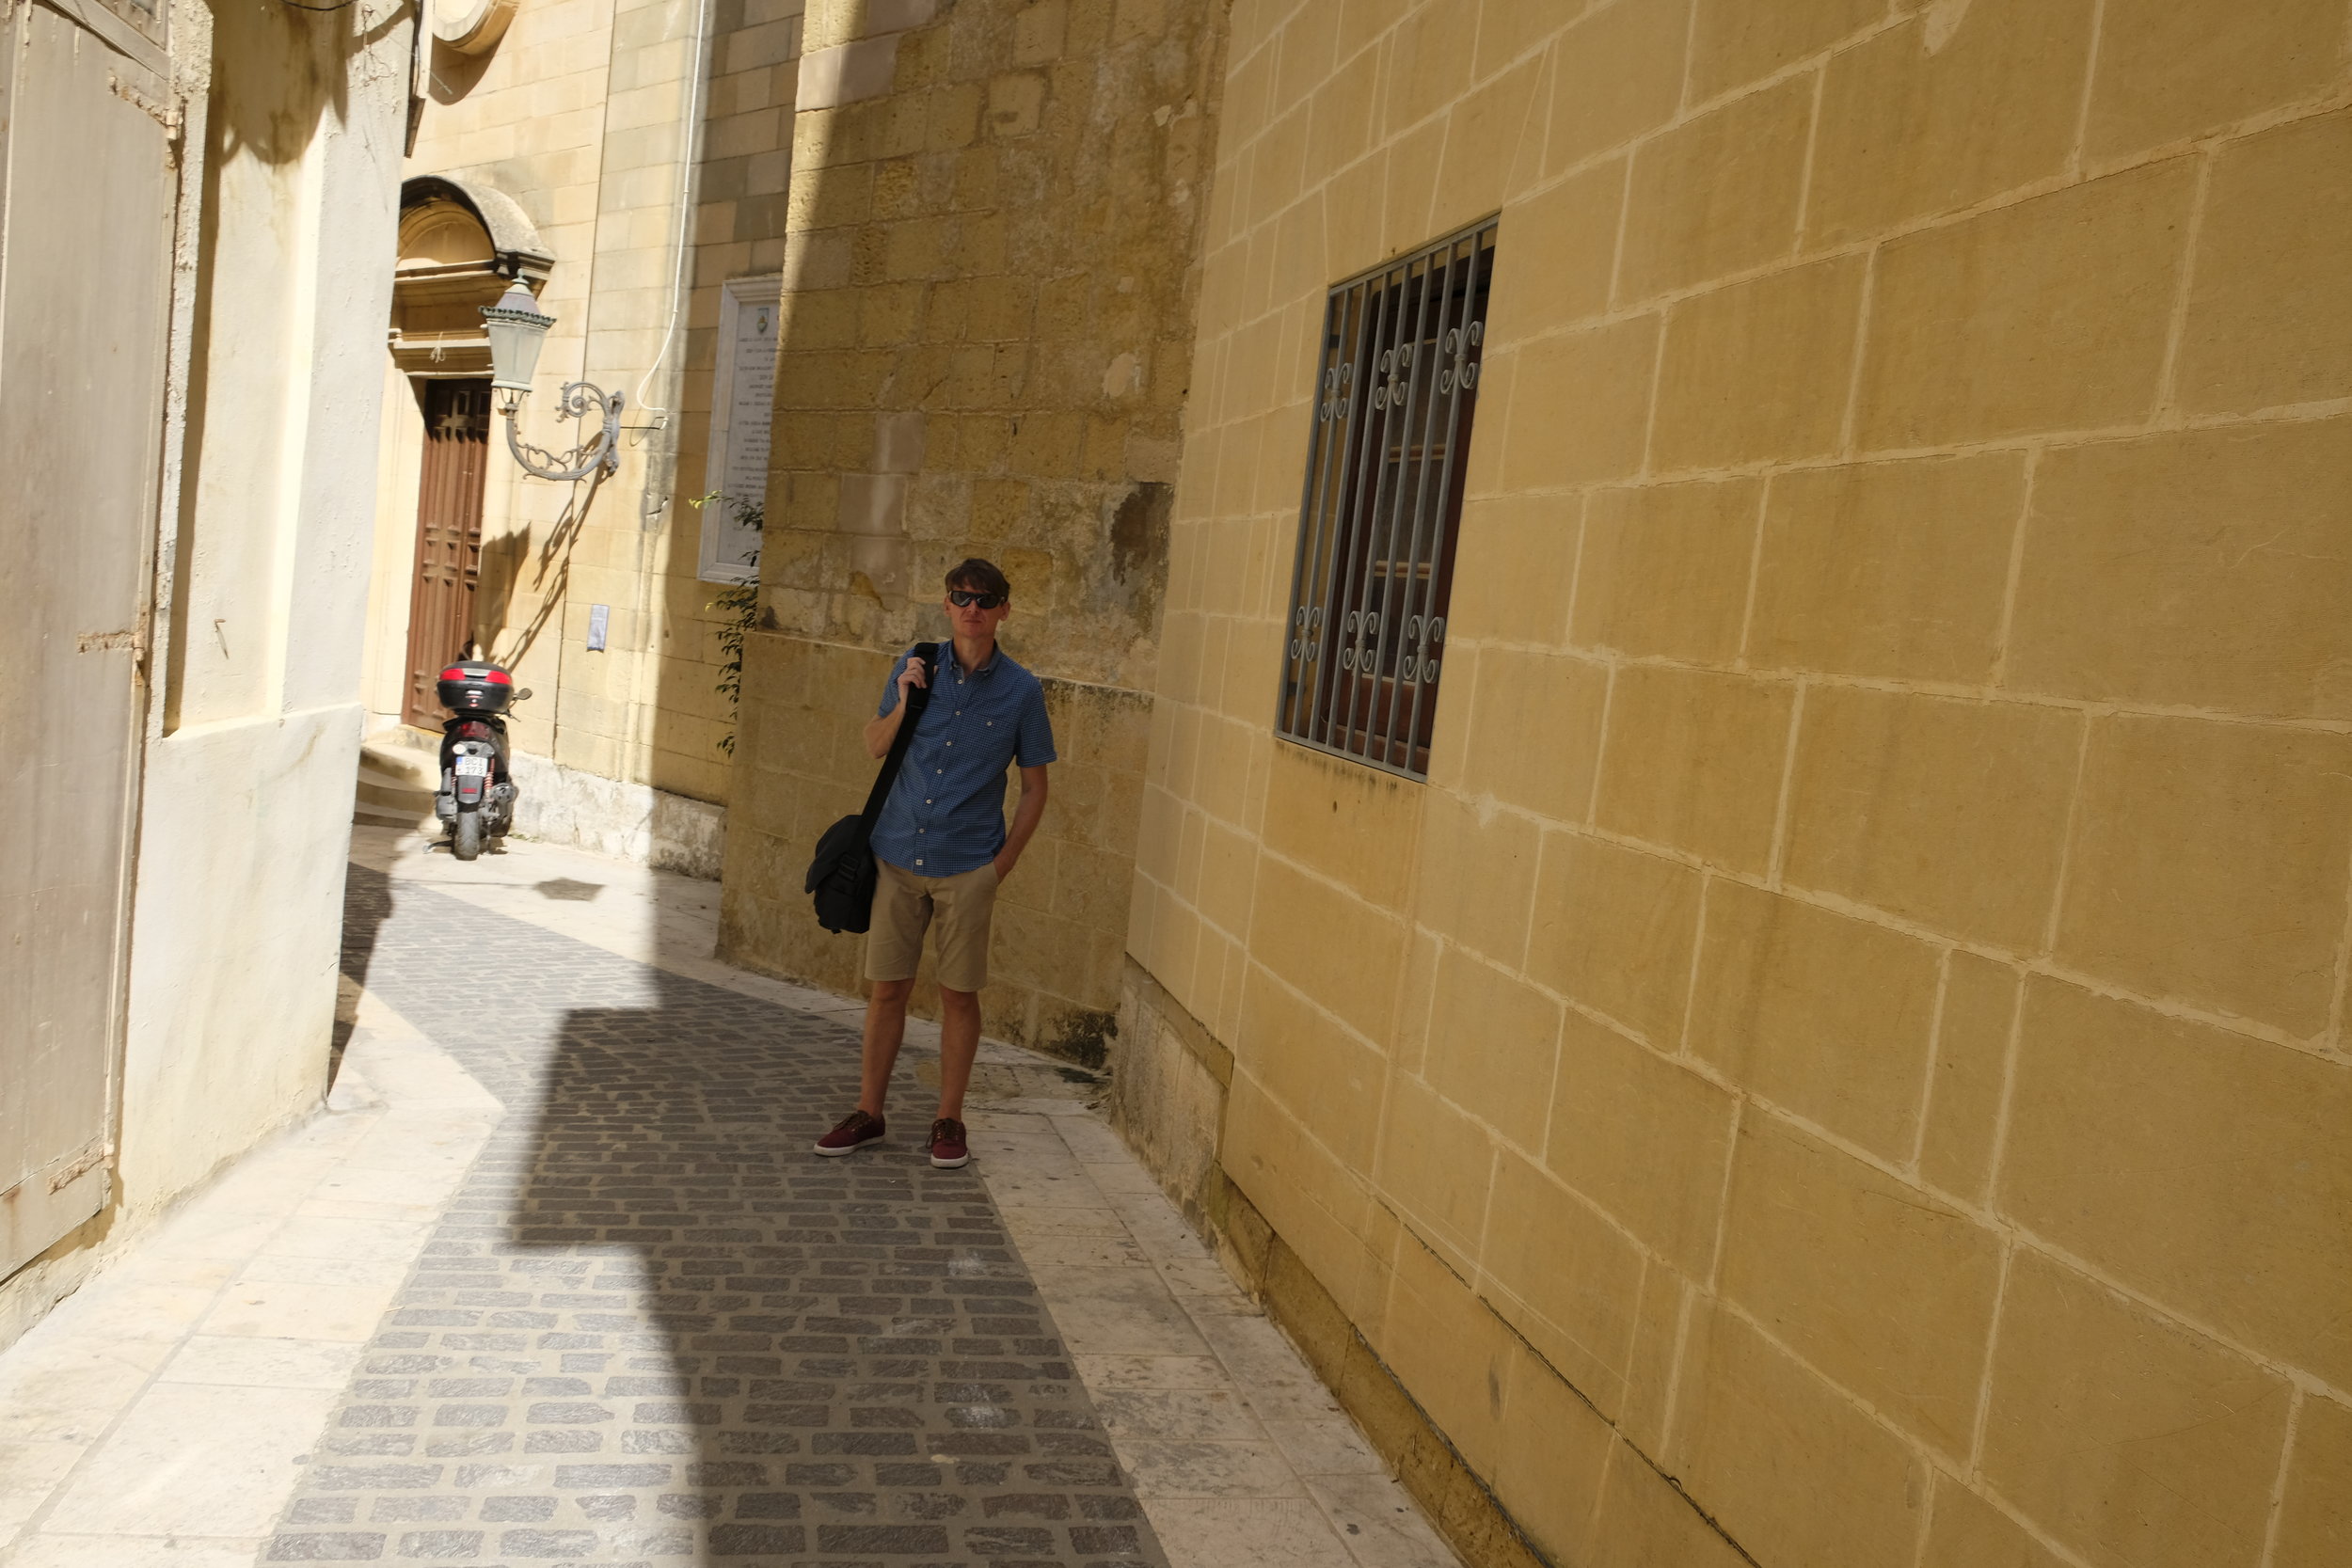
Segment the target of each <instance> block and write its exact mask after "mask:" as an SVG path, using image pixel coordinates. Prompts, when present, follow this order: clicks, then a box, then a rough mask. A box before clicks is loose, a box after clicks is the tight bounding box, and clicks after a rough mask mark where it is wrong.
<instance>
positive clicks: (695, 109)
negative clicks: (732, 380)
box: [629, 0, 715, 424]
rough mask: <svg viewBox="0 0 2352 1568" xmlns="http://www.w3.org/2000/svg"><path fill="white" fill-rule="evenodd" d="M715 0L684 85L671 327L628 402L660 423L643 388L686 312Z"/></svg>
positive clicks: (702, 16) (702, 9) (698, 27)
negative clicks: (689, 241)
mask: <svg viewBox="0 0 2352 1568" xmlns="http://www.w3.org/2000/svg"><path fill="white" fill-rule="evenodd" d="M714 3H715V0H700V3H699V4H698V5H697V6H696V7H695V9H694V54H693V57H692V58H691V59H690V60H689V61H687V65H686V70H687V84H686V146H685V147H684V148H683V149H681V150H680V151H679V154H678V172H677V266H676V268H675V270H674V271H673V272H672V274H671V276H670V325H668V326H666V327H664V328H663V329H662V333H661V346H660V348H658V349H656V350H654V355H653V363H651V364H649V365H647V366H646V367H645V373H644V375H642V376H640V377H639V378H638V381H637V391H636V393H635V395H634V396H633V397H631V398H630V400H629V401H630V402H632V403H634V404H636V405H637V406H638V407H639V408H641V409H644V411H645V412H646V413H648V414H655V415H659V416H660V420H661V422H662V423H663V424H667V423H668V422H669V420H670V413H671V410H670V409H668V408H667V407H661V408H655V407H651V406H649V405H648V404H646V402H645V388H647V387H648V386H650V385H651V384H652V382H653V375H654V372H656V371H658V370H660V368H661V361H662V360H664V359H666V358H668V357H669V356H670V344H671V343H672V342H674V341H676V339H677V320H678V317H679V316H680V315H682V314H684V313H685V310H686V292H687V290H686V264H687V254H688V246H687V243H686V237H687V230H688V229H689V227H690V226H691V224H692V223H693V221H694V208H693V204H692V202H691V200H690V199H689V198H691V197H692V195H693V193H694V160H695V158H696V156H697V154H698V153H699V152H700V150H701V144H702V133H703V119H702V92H703V78H704V77H705V76H707V74H709V72H708V71H707V69H706V63H705V61H704V58H703V54H704V51H705V50H706V49H707V48H708V47H709V43H710V11H711V7H712V5H713V4H714Z"/></svg>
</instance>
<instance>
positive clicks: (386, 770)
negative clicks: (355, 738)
mask: <svg viewBox="0 0 2352 1568" xmlns="http://www.w3.org/2000/svg"><path fill="white" fill-rule="evenodd" d="M371 773H374V774H378V775H381V776H382V777H383V778H384V779H385V780H387V781H389V782H394V783H399V784H405V785H406V786H407V787H409V788H411V789H421V790H423V791H424V792H425V793H426V794H428V795H429V794H431V793H432V792H433V790H434V789H435V788H436V787H437V785H438V784H440V782H441V768H440V757H439V755H438V753H437V752H433V751H418V750H414V749H412V748H410V747H408V746H405V745H401V744H398V743H397V742H393V741H390V740H389V737H387V736H373V737H371V738H369V739H368V740H367V741H365V742H363V743H362V744H361V746H360V747H359V776H360V777H361V778H362V779H365V778H366V777H368V775H369V774H371Z"/></svg>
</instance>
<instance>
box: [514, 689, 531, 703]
mask: <svg viewBox="0 0 2352 1568" xmlns="http://www.w3.org/2000/svg"><path fill="white" fill-rule="evenodd" d="M515 701H516V702H518V703H527V702H529V701H531V688H529V687H527V686H526V687H524V688H523V689H521V690H520V691H517V692H516V693H515Z"/></svg>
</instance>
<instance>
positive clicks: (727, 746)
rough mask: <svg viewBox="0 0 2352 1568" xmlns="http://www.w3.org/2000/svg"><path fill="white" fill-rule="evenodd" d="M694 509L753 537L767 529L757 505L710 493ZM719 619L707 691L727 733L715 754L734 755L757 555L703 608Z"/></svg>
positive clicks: (755, 614)
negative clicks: (721, 517) (714, 679)
mask: <svg viewBox="0 0 2352 1568" xmlns="http://www.w3.org/2000/svg"><path fill="white" fill-rule="evenodd" d="M693 504H694V505H695V506H697V507H704V506H710V505H714V504H715V505H719V506H723V507H725V508H726V509H727V510H728V511H729V512H730V513H732V514H733V515H734V517H735V520H736V521H737V522H738V523H739V524H740V525H742V526H743V527H745V528H748V529H750V530H751V531H753V532H754V533H758V532H760V531H762V530H764V529H765V528H766V527H767V525H768V514H767V511H766V509H765V508H763V507H762V506H761V505H760V504H759V502H757V501H747V500H743V499H739V498H738V497H735V496H729V495H723V494H722V493H721V492H719V491H717V490H713V491H711V492H710V494H708V495H707V496H697V497H695V498H694V502H693ZM703 608H704V609H705V610H713V611H715V612H717V614H718V615H719V616H720V621H719V655H720V657H719V680H718V684H717V685H716V686H714V687H713V688H712V689H713V690H715V691H717V692H718V693H719V695H720V696H722V697H724V698H725V699H726V700H727V724H728V728H727V733H726V734H724V735H723V736H720V737H719V750H720V751H722V752H725V753H726V754H727V755H728V756H730V757H732V756H733V755H735V728H734V726H735V724H736V722H737V721H738V720H739V718H740V715H741V712H742V702H743V639H744V638H745V637H747V636H749V635H750V633H751V629H752V627H753V626H754V625H755V623H756V622H757V621H758V619H759V551H758V550H756V549H755V550H753V551H752V559H751V575H750V576H748V577H746V578H744V579H743V580H742V581H741V582H735V583H729V584H728V585H727V586H726V587H724V588H722V589H721V590H719V593H718V594H717V595H716V596H715V597H713V598H712V599H711V601H710V602H709V603H708V604H707V605H705V606H704V607H703Z"/></svg>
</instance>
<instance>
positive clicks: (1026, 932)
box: [722, 0, 1223, 1061]
mask: <svg viewBox="0 0 2352 1568" xmlns="http://www.w3.org/2000/svg"><path fill="white" fill-rule="evenodd" d="M1222 21H1223V15H1222V10H1221V8H1220V7H1218V6H1216V5H1212V4H1208V3H1206V0H1165V3H1163V0H1118V3H1117V4H1113V3H1112V0H1030V3H1014V0H953V3H941V4H936V5H934V4H933V3H932V0H872V3H871V4H859V3H850V0H834V3H831V4H819V5H816V6H813V7H812V8H811V9H810V11H809V13H808V19H807V27H808V34H807V51H808V52H807V54H806V55H804V56H803V62H802V69H801V75H800V84H799V99H798V109H799V112H798V114H797V116H796V117H795V119H796V125H795V130H794V142H793V165H794V173H793V183H792V190H791V195H790V199H789V203H788V206H787V213H786V218H785V222H786V229H787V242H786V243H787V260H786V266H785V295H784V311H783V320H782V325H781V334H782V341H781V343H780V345H779V353H778V361H777V375H776V400H775V423H774V446H773V458H772V462H773V468H772V472H771V479H770V483H769V490H768V519H769V524H768V534H767V541H766V544H765V546H764V550H765V554H764V558H763V569H762V573H761V577H762V585H761V586H762V595H763V619H762V622H761V626H762V629H761V631H759V632H758V633H756V634H755V637H754V639H753V647H752V650H751V656H750V658H749V661H748V664H747V669H746V671H745V684H744V734H743V741H742V751H741V752H739V774H738V781H737V785H736V789H737V798H736V803H735V805H734V807H733V820H732V822H731V823H730V832H729V845H728V854H729V859H728V863H727V871H726V876H725V882H726V901H725V905H724V919H723V931H722V943H723V951H724V952H725V953H726V954H727V955H728V956H729V957H730V958H733V959H734V960H735V961H737V962H740V963H746V964H751V965H754V966H755V967H759V968H764V969H768V970H771V971H773V972H776V973H780V974H788V975H791V976H793V977H795V978H799V979H803V980H807V981H813V982H816V983H818V984H823V985H826V986H830V987H833V988H835V989H838V990H862V989H863V986H862V982H861V981H860V980H859V979H858V977H857V965H858V961H859V952H860V943H859V942H858V941H857V940H856V939H853V938H848V937H834V936H828V935H827V934H826V933H825V932H824V931H822V930H821V929H820V928H819V927H818V926H817V925H816V923H815V920H814V918H813V917H812V915H811V913H810V911H809V908H808V901H807V898H806V896H805V895H803V893H802V891H801V885H802V875H803V870H804V868H805V866H806V863H807V860H808V855H809V852H810V850H811V849H812V848H813V847H815V844H816V841H817V838H818V834H819V833H820V832H822V831H823V829H824V827H825V826H826V825H827V824H829V823H831V822H832V821H833V820H834V818H836V817H838V816H842V815H844V814H845V813H848V812H851V811H854V810H856V809H858V807H859V805H860V804H861V803H862V801H863V800H864V798H865V795H866V789H867V786H868V784H870V782H871V780H872V778H873V774H874V767H875V765H874V762H873V760H872V759H871V758H869V757H867V756H866V752H865V749H864V747H863V745H862V744H861V742H860V739H859V731H860V730H861V728H862V727H863V725H864V723H865V721H866V720H867V719H868V718H870V717H871V716H872V715H873V712H874V708H875V705H876V704H877V703H878V702H879V700H880V698H881V694H882V684H883V681H884V679H885V677H886V674H887V672H888V668H889V664H890V660H891V657H892V656H893V655H894V654H895V653H896V652H897V651H898V650H899V649H902V648H904V647H907V646H908V645H910V644H912V643H914V641H918V640H927V639H935V638H937V637H940V636H942V635H944V634H945V632H946V619H945V616H944V614H943V613H942V612H941V610H940V608H939V606H940V598H941V594H942V589H941V581H942V578H943V576H944V574H945V572H946V568H947V567H948V566H950V565H952V564H953V563H954V562H957V561H960V560H961V559H963V558H964V557H966V556H971V555H983V556H987V557H990V558H992V559H993V560H994V561H996V562H998V563H999V564H1000V565H1001V566H1003V568H1004V569H1005V571H1006V573H1007V575H1008V576H1009V578H1010V579H1011V581H1012V584H1013V600H1012V604H1013V614H1012V617H1011V619H1010V620H1009V621H1008V622H1007V623H1006V625H1005V628H1004V632H1003V638H1004V643H1005V646H1006V648H1007V649H1008V650H1009V652H1010V653H1011V655H1012V656H1013V657H1016V658H1018V659H1019V660H1021V661H1022V662H1023V663H1024V664H1025V665H1027V666H1028V667H1029V668H1030V669H1032V670H1033V671H1035V672H1037V673H1038V674H1039V675H1040V676H1041V677H1042V678H1043V679H1044V680H1045V682H1046V689H1047V694H1048V703H1049V706H1050V711H1051V713H1052V717H1053V721H1054V725H1055V730H1056V736H1057V747H1058V750H1059V752H1060V757H1061V760H1060V761H1059V762H1058V763H1057V764H1056V765H1055V768H1054V769H1053V772H1052V775H1051V780H1052V789H1053V795H1052V803H1051V805H1050V806H1049V807H1048V809H1047V812H1046V816H1045V819H1044V823H1043V826H1042V827H1041V830H1040V832H1039V833H1038V836H1037V838H1036V839H1035V840H1034V841H1033V842H1032V844H1031V846H1030V848H1029V850H1028V852H1027V855H1026V856H1025V859H1024V860H1023V862H1022V863H1021V865H1020V867H1019V869H1018V870H1017V871H1016V872H1015V873H1014V875H1013V877H1012V878H1011V879H1010V880H1009V882H1008V883H1007V884H1006V887H1005V890H1004V895H1003V901H1002V903H1001V904H1000V905H999V911H1000V912H999V916H998V922H997V940H996V944H995V950H994V958H993V968H992V982H993V983H992V984H991V986H990V987H989V989H988V991H987V993H986V994H985V996H984V998H983V1006H984V1009H985V1013H986V1017H987V1020H988V1024H987V1026H988V1028H989V1030H990V1032H991V1033H992V1034H996V1035H999V1036H1002V1037H1006V1038H1009V1039H1013V1040H1016V1041H1020V1042H1022V1043H1025V1044H1032V1045H1037V1046H1041V1047H1044V1048H1047V1049H1051V1050H1056V1051H1058V1052H1061V1053H1066V1054H1069V1055H1071V1056H1073V1057H1076V1058H1078V1059H1081V1060H1090V1061H1100V1060H1101V1059H1102V1056H1103V1053H1104V1038H1105V1036H1106V1033H1107V1031H1108V1029H1109V1026H1110V1024H1111V1022H1112V1020H1113V1017H1114V1014H1115V1011H1116V1008H1117V1006H1118V987H1119V973H1120V949H1121V946H1122V944H1123V942H1124V932H1125V927H1126V913H1127V897H1128V890H1129V886H1130V881H1131V877H1132V868H1133V857H1134V845H1135V832H1136V822H1137V820H1138V818H1139V815H1140V798H1141V792H1142V773H1143V760H1144V748H1145V741H1146V733H1147V716H1148V713H1149V710H1150V699H1149V696H1148V693H1149V691H1150V689H1151V687H1152V678H1153V669H1154V659H1155V656H1156V649H1157V641H1158V630H1159V618H1160V610H1161V600H1162V594H1163V589H1164V584H1165V577H1166V562H1167V554H1166V551H1167V528H1168V504H1169V497H1170V493H1171V490H1172V486H1173V482H1174V480H1175V477H1176V453H1177V447H1178V442H1179V438H1180V435H1181V430H1180V410H1181V408H1182V405H1183V401H1184V394H1185V390H1186V388H1187V386H1188V384H1189V374H1190V363H1191V352H1190V351H1191V342H1190V336H1191V329H1190V322H1191V310H1192V302H1193V299H1194V296H1195V293H1196V292H1197V280H1198V267H1199V248H1200V232H1201V229H1202V225H1203V221H1204V215H1205V214H1204V208H1205V194H1206V193H1205V190H1204V178H1203V177H1204V175H1205V172H1206V170H1205V161H1206V155H1207V140H1208V131H1207V127H1208V125H1209V123H1210V120H1211V116H1212V114H1213V112H1214V104H1215V93H1216V81H1217V66H1218V59H1219V49H1220V45H1221V40H1222V36H1223V35H1222ZM916 994H917V999H918V1001H917V1005H918V1006H923V1007H929V1006H931V1005H932V1002H933V1000H934V996H933V993H931V991H930V985H929V979H928V974H927V975H926V976H924V984H923V985H921V986H920V987H919V988H918V990H917V993H916Z"/></svg>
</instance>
